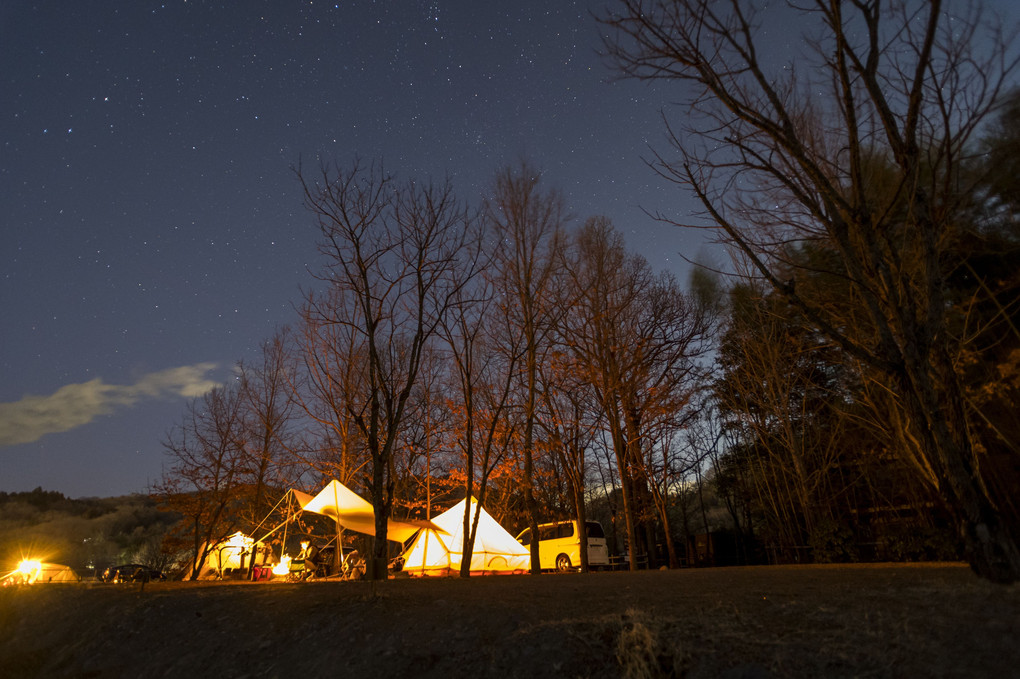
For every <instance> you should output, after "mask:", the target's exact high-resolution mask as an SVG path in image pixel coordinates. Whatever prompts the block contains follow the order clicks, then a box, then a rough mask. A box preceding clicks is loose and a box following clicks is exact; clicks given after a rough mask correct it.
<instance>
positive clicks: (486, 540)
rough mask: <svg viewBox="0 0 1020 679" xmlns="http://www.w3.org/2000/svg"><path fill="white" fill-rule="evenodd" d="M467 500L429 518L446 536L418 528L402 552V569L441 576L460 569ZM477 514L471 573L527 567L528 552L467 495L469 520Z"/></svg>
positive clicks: (510, 570) (521, 569)
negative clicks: (409, 543) (469, 510)
mask: <svg viewBox="0 0 1020 679" xmlns="http://www.w3.org/2000/svg"><path fill="white" fill-rule="evenodd" d="M466 502H467V500H461V501H460V502H458V503H457V504H456V505H454V506H453V507H451V508H450V509H448V510H447V511H445V512H443V513H442V514H440V515H439V516H437V517H435V518H434V519H432V523H434V524H435V525H436V526H438V527H439V528H440V529H442V531H443V532H445V533H446V535H441V534H439V532H437V531H434V530H432V529H426V530H423V531H421V533H419V534H418V536H417V537H416V538H415V539H414V541H413V542H412V543H411V545H410V546H409V547H408V548H407V550H406V551H405V552H404V570H405V571H406V572H408V573H410V574H412V575H445V574H447V573H454V572H459V571H460V566H461V563H462V561H463V559H464V508H465V503H466ZM476 512H477V513H478V531H477V533H476V535H475V542H474V546H473V548H472V550H471V572H472V573H473V574H493V573H517V572H522V571H526V570H528V568H529V566H530V564H531V555H530V553H529V552H528V549H527V548H526V547H524V545H522V544H521V543H519V542H517V540H515V539H514V537H513V536H512V535H510V533H508V532H506V530H505V529H504V528H503V527H502V526H501V525H499V523H498V522H497V521H496V520H495V519H494V518H492V516H490V515H489V513H488V512H486V511H485V509H484V508H483V507H482V506H481V505H479V504H478V502H476V501H475V499H474V498H471V521H472V523H473V522H474V518H475V513H476Z"/></svg>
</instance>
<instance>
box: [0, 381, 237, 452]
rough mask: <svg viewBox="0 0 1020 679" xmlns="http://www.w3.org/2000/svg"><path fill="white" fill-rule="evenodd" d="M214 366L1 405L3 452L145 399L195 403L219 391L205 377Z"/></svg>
mask: <svg viewBox="0 0 1020 679" xmlns="http://www.w3.org/2000/svg"><path fill="white" fill-rule="evenodd" d="M215 368H216V364H215V363H198V364H196V365H186V366H181V367H179V368H169V369H167V370H161V371H159V372H154V373H149V374H147V375H143V376H142V377H141V378H140V379H139V380H138V381H137V382H135V383H134V384H127V385H120V384H106V383H105V382H103V381H102V380H101V379H99V378H96V379H94V380H89V381H88V382H81V383H78V384H68V385H65V386H63V387H61V388H60V389H57V390H56V391H55V392H53V393H52V394H50V395H49V396H31V395H30V396H25V397H24V398H22V399H21V400H20V401H12V402H9V403H0V446H13V445H16V444H19V443H31V442H32V441H38V440H39V439H40V438H42V437H43V436H45V435H46V434H55V433H57V432H62V431H69V430H71V429H74V428H75V427H80V426H82V425H83V424H88V423H89V422H91V421H92V420H94V419H96V418H97V417H100V416H102V415H109V414H110V413H112V412H114V411H115V410H116V409H117V408H127V407H130V406H132V405H134V404H135V403H137V402H138V401H140V400H142V399H155V398H166V397H170V396H180V397H184V398H194V397H196V396H201V395H202V394H205V393H206V392H208V391H209V390H211V389H213V388H215V387H217V386H219V383H218V382H215V381H213V380H210V379H208V378H207V377H206V375H207V373H209V372H210V371H211V370H213V369H215Z"/></svg>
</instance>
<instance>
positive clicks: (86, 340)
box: [0, 0, 1016, 497]
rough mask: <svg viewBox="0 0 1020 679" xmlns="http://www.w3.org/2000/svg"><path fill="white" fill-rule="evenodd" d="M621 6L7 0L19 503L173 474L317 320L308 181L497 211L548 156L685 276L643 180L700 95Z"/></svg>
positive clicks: (676, 211) (2, 186) (5, 255)
mask: <svg viewBox="0 0 1020 679" xmlns="http://www.w3.org/2000/svg"><path fill="white" fill-rule="evenodd" d="M997 4H998V3H997ZM603 5H604V0H596V1H592V2H566V1H563V0H556V1H555V2H550V1H549V0H543V1H539V0H522V1H520V2H508V3H493V2H480V1H478V0H457V1H452V0H451V1H444V0H438V1H435V2H411V1H402V0H392V1H388V2H383V1H379V2H369V1H366V0H359V1H354V2H341V3H336V2H307V1H306V2H300V3H299V2H293V1H290V0H277V1H274V2H265V1H259V0H245V1H244V2H230V3H221V2H198V1H195V0H192V1H190V2H189V1H187V0H169V1H166V2H150V1H146V0H119V1H111V0H90V1H89V2H66V1H60V0H51V1H42V2H25V1H21V0H3V1H2V2H0V88H2V89H0V309H2V312H3V321H2V323H0V360H2V372H0V377H2V379H0V490H3V491H23V490H31V489H33V488H35V487H36V486H42V487H43V488H44V489H47V490H56V491H60V492H63V493H65V494H67V495H68V496H70V497H81V496H91V495H98V496H108V495H118V494H123V493H132V492H144V491H145V490H146V488H147V486H148V484H149V483H150V482H151V481H153V480H155V479H156V478H158V477H159V475H160V470H161V466H162V463H163V450H162V446H161V440H162V439H163V438H164V436H165V433H166V432H167V431H168V430H169V429H170V428H171V427H172V426H173V425H174V424H175V423H177V422H178V421H179V420H180V418H181V416H182V415H183V413H184V408H185V405H186V403H187V400H188V399H189V398H191V397H194V396H196V395H200V394H201V393H203V392H204V391H205V390H207V389H208V388H210V387H211V386H214V385H215V384H220V383H223V382H224V381H226V380H227V379H229V378H230V374H231V369H232V367H233V366H234V364H235V363H236V362H237V360H238V359H248V358H253V357H254V356H256V354H257V352H258V348H259V346H260V343H261V342H262V341H263V340H265V339H266V338H268V337H269V336H270V335H272V333H273V331H274V329H275V328H277V327H279V326H282V325H287V324H292V323H294V322H295V320H296V314H295V311H294V304H295V302H297V301H298V300H299V299H300V288H301V286H302V285H305V286H307V285H310V284H311V283H312V279H311V277H310V275H309V273H308V270H309V268H316V267H317V266H318V263H319V262H318V260H317V257H316V253H315V239H316V236H317V229H316V227H315V223H314V219H313V218H312V216H311V215H310V214H308V213H307V212H306V211H305V210H304V209H303V207H302V205H301V195H300V191H299V186H298V183H297V180H296V179H295V177H294V174H293V172H292V169H291V168H292V167H293V166H294V165H295V164H296V163H297V162H298V161H302V162H303V163H304V164H305V166H306V167H309V166H310V167H316V166H317V165H318V163H319V159H320V158H323V159H327V160H337V161H340V162H341V164H347V163H349V162H350V161H351V160H352V159H353V158H354V157H356V156H361V157H363V158H365V159H370V160H382V161H383V162H384V164H385V166H386V167H387V168H388V169H389V170H390V171H393V172H396V173H398V174H399V175H400V176H403V177H425V176H432V177H435V178H440V179H441V178H443V177H444V176H447V175H448V176H449V177H450V178H451V179H452V181H453V183H454V185H455V187H456V189H457V191H458V194H459V195H460V196H461V197H462V198H463V199H466V200H470V201H472V202H477V201H478V199H479V197H480V196H481V195H482V192H483V190H484V189H485V187H486V186H487V185H488V184H489V183H490V181H491V179H492V177H493V175H494V174H495V172H496V171H497V170H498V169H499V168H500V167H503V166H506V165H508V164H515V163H516V162H517V161H519V160H520V159H521V158H527V159H528V160H529V161H530V162H532V163H533V164H534V165H536V166H538V167H539V168H541V169H542V170H543V171H544V173H545V174H544V176H545V180H546V181H547V182H548V185H550V186H555V187H558V188H559V189H560V190H561V191H562V192H563V193H564V195H565V197H566V199H567V202H568V205H569V207H570V210H571V212H572V213H573V214H574V215H576V217H577V218H578V221H581V220H583V219H584V218H586V217H589V216H592V215H599V214H601V215H606V216H608V217H610V218H611V219H612V220H613V221H614V223H615V225H616V226H617V228H619V229H620V230H621V231H623V232H624V233H625V235H626V237H627V239H628V244H629V245H630V247H631V248H633V249H635V250H637V251H638V252H640V253H641V254H643V255H645V257H647V258H648V260H649V262H650V263H651V265H652V266H653V268H655V269H656V270H662V269H668V270H670V271H673V272H674V273H675V274H676V275H677V276H678V277H680V278H681V280H683V279H685V278H686V276H687V266H686V264H685V263H684V261H683V259H682V258H681V257H680V256H679V253H683V254H684V255H686V256H689V257H697V256H699V253H701V252H702V251H703V250H704V249H705V247H706V246H705V241H704V235H703V234H702V233H700V232H683V231H680V230H677V229H674V228H670V227H667V226H665V225H662V224H659V223H657V222H655V221H654V220H653V219H651V218H650V217H648V216H647V215H646V214H645V213H644V211H643V208H644V209H648V210H652V211H662V212H665V213H668V214H670V215H672V216H675V217H677V218H678V219H684V218H687V217H688V216H689V215H690V213H691V211H692V210H693V209H694V203H693V201H692V200H691V198H690V197H689V196H688V195H687V194H685V193H684V192H682V191H681V190H679V189H678V188H677V187H675V186H673V185H670V184H668V183H666V182H665V181H663V180H662V179H660V178H658V177H657V176H656V175H654V173H652V171H651V170H649V169H648V167H647V166H646V165H645V162H644V160H643V159H644V158H647V157H649V156H650V152H649V145H653V146H657V147H660V148H662V147H663V146H664V129H663V124H662V119H661V117H660V110H661V109H662V108H663V106H666V105H668V104H669V103H670V102H672V101H675V100H678V99H680V98H682V97H681V93H679V92H677V91H676V90H675V89H672V90H671V89H668V88H659V89H656V88H652V87H650V86H648V85H646V84H643V83H637V82H633V81H625V82H619V81H614V74H613V73H612V72H610V71H609V69H608V68H607V67H606V66H605V65H604V63H603V62H602V60H601V59H600V58H599V56H598V55H597V53H596V50H597V49H598V47H599V44H600V43H599V37H598V34H599V27H598V25H597V24H596V23H595V21H594V20H593V19H592V17H591V12H592V11H593V10H596V11H597V10H598V9H599V8H601V7H602V6H603ZM1001 5H1002V6H1003V7H1006V8H1009V9H1011V10H1012V11H1013V12H1014V13H1015V12H1016V6H1015V5H1013V4H1011V3H1010V2H1009V1H1008V0H1003V2H1002V3H1001ZM777 28H778V30H773V31H772V32H773V33H775V34H776V40H774V41H772V45H776V44H779V41H780V40H782V41H787V40H790V39H791V37H794V36H795V35H796V32H795V31H790V29H789V26H778V27H777ZM709 256H710V257H716V255H714V254H710V255H709Z"/></svg>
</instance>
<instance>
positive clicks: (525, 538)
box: [517, 528, 531, 546]
mask: <svg viewBox="0 0 1020 679" xmlns="http://www.w3.org/2000/svg"><path fill="white" fill-rule="evenodd" d="M517 541H518V542H519V543H521V544H522V545H525V546H527V545H530V544H531V529H530V528H525V529H524V531H523V532H522V533H521V534H520V535H518V536H517Z"/></svg>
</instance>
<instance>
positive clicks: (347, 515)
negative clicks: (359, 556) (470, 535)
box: [292, 480, 430, 542]
mask: <svg viewBox="0 0 1020 679" xmlns="http://www.w3.org/2000/svg"><path fill="white" fill-rule="evenodd" d="M292 492H293V491H292ZM301 495H304V493H301ZM305 497H308V496H307V495H305ZM298 499H299V501H300V500H302V499H303V498H301V497H298ZM301 509H303V510H304V511H306V512H314V513H315V514H322V515H323V516H328V517H330V518H332V519H333V520H335V521H336V522H337V523H338V524H339V525H340V526H341V527H342V528H344V529H346V530H352V531H354V532H356V533H364V534H365V535H373V536H374V535H375V509H374V508H373V507H372V505H371V504H370V503H369V502H366V501H365V500H363V499H362V498H360V497H358V495H357V494H356V493H355V492H354V491H353V490H351V489H350V488H348V487H347V486H345V485H344V484H342V483H340V482H339V481H337V480H333V481H330V482H329V483H328V484H327V485H326V487H325V488H323V489H322V490H320V491H319V494H318V495H316V496H315V497H313V498H311V499H310V500H307V501H305V502H302V503H301ZM429 525H430V524H428V522H425V521H395V520H393V519H389V520H388V521H387V522H386V538H387V539H388V540H393V541H395V542H406V541H407V540H409V539H410V538H411V536H413V535H414V534H415V533H416V532H418V530H420V529H421V528H422V527H425V526H429Z"/></svg>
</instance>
